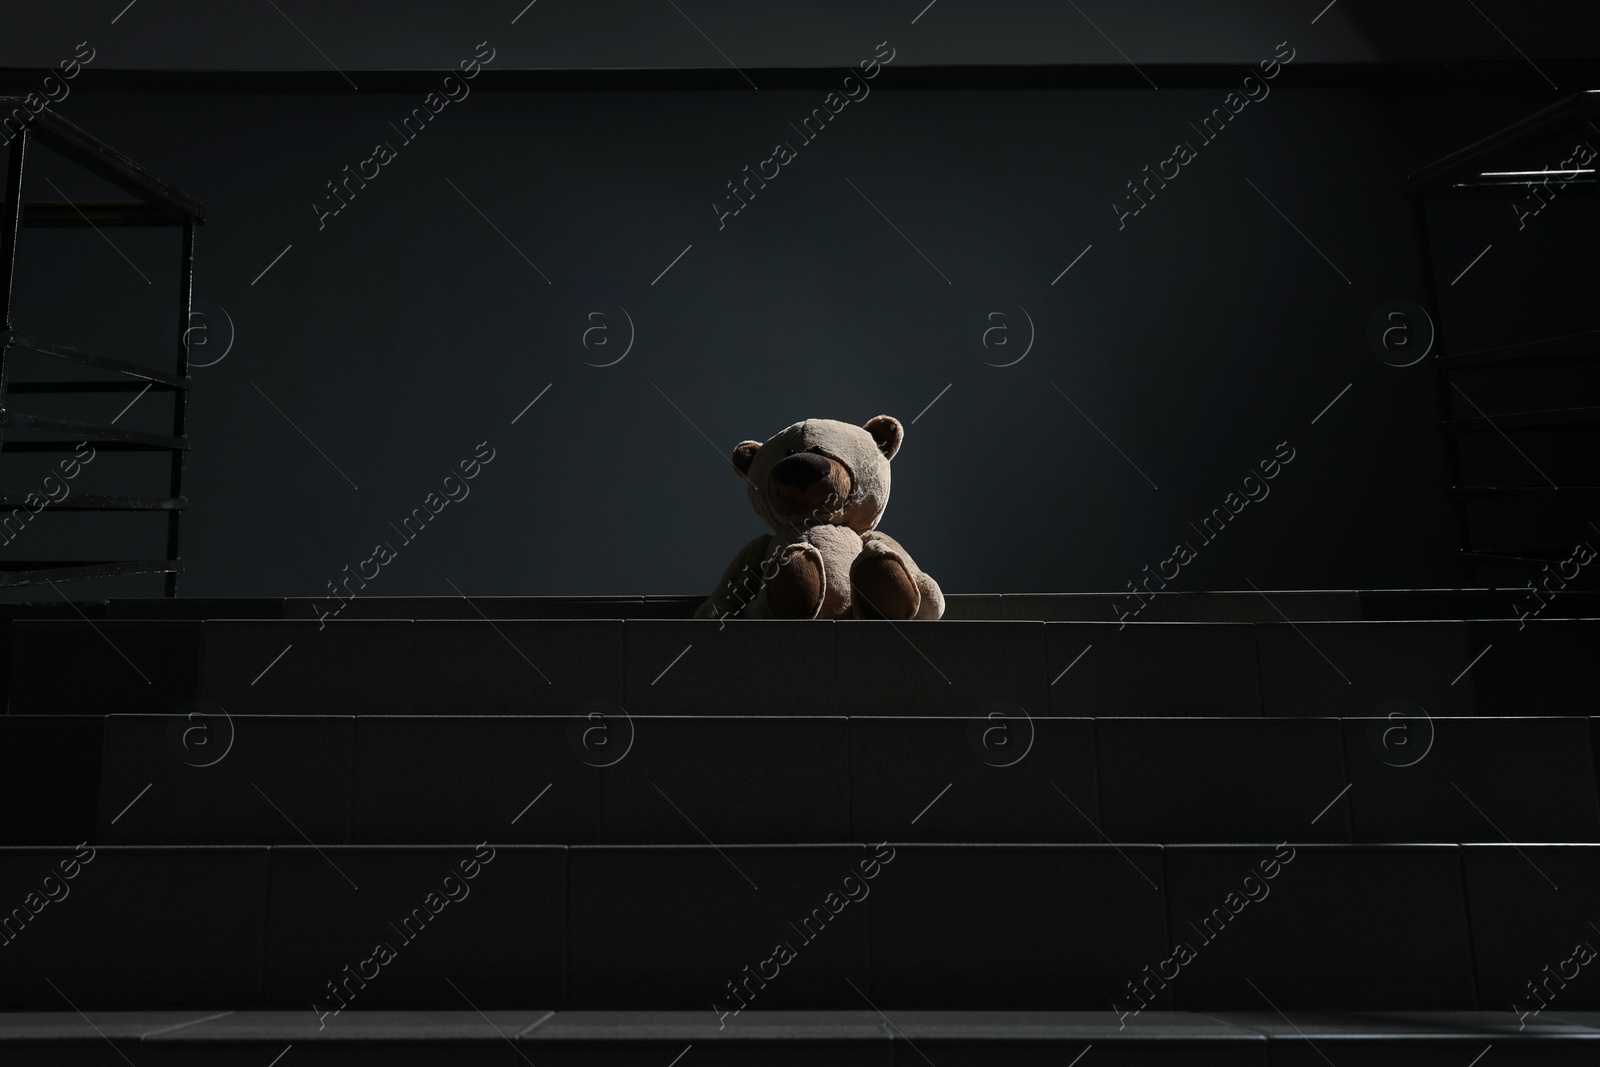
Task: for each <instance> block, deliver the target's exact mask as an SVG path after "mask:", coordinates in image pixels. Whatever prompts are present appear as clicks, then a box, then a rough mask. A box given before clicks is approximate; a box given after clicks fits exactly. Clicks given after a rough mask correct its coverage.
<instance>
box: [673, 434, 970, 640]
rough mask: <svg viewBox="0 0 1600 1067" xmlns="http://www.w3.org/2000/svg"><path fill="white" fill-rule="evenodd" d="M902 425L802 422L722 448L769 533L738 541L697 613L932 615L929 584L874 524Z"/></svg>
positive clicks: (935, 591)
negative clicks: (719, 580)
mask: <svg viewBox="0 0 1600 1067" xmlns="http://www.w3.org/2000/svg"><path fill="white" fill-rule="evenodd" d="M904 439H905V428H904V427H902V426H901V425H900V422H899V420H897V419H894V418H891V417H890V416H888V415H879V416H878V417H877V418H875V419H869V420H868V421H867V422H866V424H865V425H862V426H855V425H852V424H850V423H848V422H836V421H834V420H833V419H806V420H805V421H803V422H797V423H795V424H794V425H792V426H787V427H785V428H784V429H782V430H779V431H778V432H777V433H776V434H774V435H773V436H772V438H771V439H770V440H768V441H767V442H766V443H765V444H763V443H762V442H760V441H741V442H740V443H739V445H738V446H737V447H735V448H734V450H733V453H732V455H731V457H730V458H731V460H732V462H733V470H734V473H735V474H737V475H738V476H739V477H740V478H741V479H743V480H744V482H745V488H746V492H747V493H748V494H749V497H750V506H751V507H753V508H754V509H755V512H756V514H757V515H759V516H760V517H761V519H762V521H763V522H765V523H766V524H767V525H768V526H770V527H771V528H772V531H773V532H772V533H770V534H763V535H761V536H760V537H757V538H756V539H755V540H754V541H751V542H750V543H749V544H747V545H745V546H744V548H743V549H742V550H741V551H740V552H739V554H738V555H737V556H735V557H734V560H733V562H732V563H731V564H729V565H728V570H727V572H726V573H725V574H724V575H723V577H722V583H721V584H720V585H719V586H718V587H717V589H716V592H714V593H712V594H711V596H710V597H709V598H707V600H706V602H705V603H704V604H701V605H700V607H699V609H698V610H696V612H695V618H697V619H724V618H729V617H739V618H745V619H937V618H939V617H941V616H942V615H943V614H944V594H943V593H942V592H940V590H939V583H938V582H936V581H934V580H933V579H932V578H931V577H930V576H928V575H927V574H924V573H923V572H922V569H921V568H920V567H918V566H917V564H916V562H915V561H914V560H913V559H912V558H911V556H910V554H909V553H907V552H906V550H905V549H904V548H902V547H901V545H900V543H899V542H898V541H896V540H895V539H894V538H892V537H890V536H889V535H887V534H885V533H881V532H879V530H878V529H877V525H878V520H879V519H881V518H882V517H883V510H884V507H885V506H886V505H887V504H888V503H889V461H890V460H891V459H893V458H894V456H895V453H897V452H899V451H900V443H901V442H902V441H903V440H904Z"/></svg>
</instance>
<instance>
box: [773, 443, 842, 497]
mask: <svg viewBox="0 0 1600 1067" xmlns="http://www.w3.org/2000/svg"><path fill="white" fill-rule="evenodd" d="M832 471H833V467H832V465H831V464H830V463H829V462H828V457H826V456H819V455H817V454H816V453H815V452H797V453H795V454H794V455H792V456H789V457H787V458H785V459H783V460H781V461H779V463H778V465H777V466H776V467H774V468H772V476H773V477H774V478H776V479H778V481H779V482H782V483H783V484H784V485H792V486H795V487H797V488H804V487H806V486H808V485H810V484H811V483H812V482H815V481H819V480H821V479H823V478H826V477H827V476H828V475H829V474H830V473H832Z"/></svg>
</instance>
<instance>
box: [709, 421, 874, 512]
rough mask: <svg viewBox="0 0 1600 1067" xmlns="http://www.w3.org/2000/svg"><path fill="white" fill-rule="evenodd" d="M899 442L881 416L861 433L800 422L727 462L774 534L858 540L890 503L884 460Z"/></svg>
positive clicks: (840, 425)
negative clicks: (827, 531)
mask: <svg viewBox="0 0 1600 1067" xmlns="http://www.w3.org/2000/svg"><path fill="white" fill-rule="evenodd" d="M904 437H905V429H904V428H903V427H902V426H901V425H900V423H899V421H898V420H897V419H893V418H891V417H889V416H888V415H879V416H878V417H877V418H875V419H869V420H868V421H867V423H866V425H865V426H852V425H851V424H850V423H848V422H835V421H834V420H833V419H806V420H805V421H804V422H797V423H795V424H794V425H793V426H786V427H784V428H783V429H782V430H779V431H778V432H777V433H776V434H774V435H773V436H772V438H771V439H770V440H768V441H767V442H766V443H765V444H763V443H761V442H760V441H742V442H740V444H739V445H738V447H736V448H735V449H734V450H733V455H732V457H731V458H732V460H733V468H734V470H735V471H736V472H737V473H738V474H739V476H740V477H742V478H743V479H744V480H745V481H746V482H747V483H748V486H747V488H748V491H749V493H750V506H751V507H753V508H755V509H756V514H757V515H760V516H761V518H762V520H763V521H764V522H766V524H767V525H768V526H770V527H772V529H773V530H775V531H779V532H782V531H785V530H795V529H804V528H806V527H810V526H821V525H833V526H848V527H850V528H851V529H852V530H854V531H856V532H857V533H865V532H866V531H868V530H870V529H872V528H873V527H874V526H876V525H877V524H878V520H879V519H880V518H882V517H883V509H884V507H885V506H887V505H888V503H889V460H891V459H893V458H894V454H895V453H896V452H898V451H899V450H900V442H901V441H902V440H903V439H904Z"/></svg>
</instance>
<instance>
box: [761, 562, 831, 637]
mask: <svg viewBox="0 0 1600 1067" xmlns="http://www.w3.org/2000/svg"><path fill="white" fill-rule="evenodd" d="M827 588H828V583H827V579H826V577H825V572H824V571H823V567H822V553H821V552H819V551H817V549H816V547H815V546H813V545H808V544H799V545H791V546H789V548H788V549H786V550H785V552H784V555H783V556H782V557H781V558H780V560H779V565H778V572H777V573H776V574H774V575H773V576H772V577H771V578H769V579H768V580H767V586H766V593H767V607H768V609H769V610H770V611H771V613H772V617H773V618H775V619H814V618H816V617H817V612H819V611H821V610H822V598H823V595H824V594H825V593H826V592H827Z"/></svg>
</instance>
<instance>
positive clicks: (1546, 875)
mask: <svg viewBox="0 0 1600 1067" xmlns="http://www.w3.org/2000/svg"><path fill="white" fill-rule="evenodd" d="M1519 595H1520V594H1519V592H1518V591H1515V590H1513V591H1495V590H1466V591H1447V590H1445V591H1427V590H1423V591H1403V592H1338V591H1334V592H1273V593H1267V594H1259V593H1256V592H1249V593H1192V594H1182V593H1179V594H1156V595H1155V596H1154V597H1153V598H1150V599H1149V600H1148V602H1147V603H1146V606H1145V610H1143V611H1142V612H1141V613H1140V620H1141V621H1139V622H1135V623H1129V624H1127V625H1126V626H1120V625H1119V624H1118V623H1117V622H1115V621H1106V620H1115V619H1116V618H1117V615H1116V612H1115V610H1114V607H1115V605H1116V604H1117V603H1120V602H1121V601H1122V600H1125V599H1126V598H1125V597H1123V598H1117V597H1111V596H1101V595H1094V594H1086V595H1059V596H1057V595H1050V596H1010V595H1006V596H998V595H993V596H959V595H957V596H952V597H950V598H949V613H948V616H947V618H946V619H945V620H944V621H941V622H938V623H910V624H905V623H902V624H893V623H883V622H840V623H827V622H808V623H784V622H729V623H726V624H719V623H715V622H697V621H692V620H690V619H689V618H688V617H687V616H688V615H689V613H690V611H691V610H692V608H693V605H694V603H695V601H694V598H684V597H635V598H602V599H550V598H541V599H529V598H492V597H486V598H474V599H471V600H465V599H461V598H453V599H445V598H437V599H434V598H359V597H358V598H355V599H353V600H350V601H348V602H347V603H345V604H344V605H343V607H342V609H341V610H340V611H339V613H338V618H337V619H322V617H321V616H322V615H323V614H324V613H326V612H328V610H329V605H328V604H327V603H325V602H321V601H311V600H299V599H288V600H276V599H275V600H204V599H200V600H194V599H187V600H186V599H179V600H140V601H115V600H114V601H109V602H97V603H77V604H67V603H59V602H58V603H56V604H40V605H20V606H19V605H10V606H6V607H5V608H4V609H3V610H4V611H5V612H6V614H5V616H4V618H3V619H0V623H3V625H4V632H3V640H4V643H5V648H4V649H0V653H3V654H0V665H3V667H4V670H5V671H6V676H5V678H4V684H5V690H6V693H7V709H6V710H7V712H8V713H7V714H6V715H4V716H0V811H3V812H4V816H3V821H0V827H3V831H0V832H3V837H0V846H3V847H0V1009H3V1010H0V1062H3V1063H5V1064H8V1065H10V1064H18V1065H32V1064H106V1065H114V1064H119V1063H131V1064H136V1065H138V1067H145V1065H169V1064H170V1065H179V1064H208V1065H211V1064H249V1065H257V1067H274V1065H276V1067H300V1065H302V1064H324V1063H326V1064H335V1063H336V1064H380V1063H381V1064H386V1065H393V1064H439V1063H445V1064H504V1065H507V1067H511V1065H515V1064H522V1063H532V1064H537V1065H539V1067H545V1065H548V1064H555V1065H563V1064H597V1065H598V1064H605V1065H612V1064H629V1065H633V1064H639V1065H656V1067H673V1065H677V1067H702V1065H710V1064H818V1063H827V1064H857V1063H860V1064H880V1065H888V1064H901V1065H904V1064H922V1063H931V1064H935V1065H937V1067H956V1065H965V1064H983V1065H992V1064H1007V1065H1008V1064H1045V1063H1048V1064H1054V1065H1060V1067H1068V1065H1072V1064H1081V1067H1099V1065H1101V1064H1107V1065H1109V1064H1119V1065H1121V1064H1174V1065H1176V1064H1184V1065H1190V1064H1206V1065H1209V1064H1228V1065H1233V1064H1240V1065H1245V1064H1248V1065H1256V1067H1266V1065H1268V1064H1271V1065H1274V1067H1283V1065H1302V1064H1304V1065H1320V1064H1327V1063H1331V1064H1337V1065H1338V1067H1350V1065H1376V1064H1400V1063H1405V1064H1423V1065H1433V1064H1438V1065H1441V1067H1471V1065H1473V1064H1479V1065H1480V1067H1501V1065H1507V1064H1533V1065H1557V1064H1568V1063H1571V1064H1578V1063H1583V1064H1593V1063H1595V1062H1597V1061H1600V1010H1595V1005H1596V1004H1597V1003H1600V1001H1597V996H1600V961H1596V960H1595V955H1596V951H1595V948H1596V947H1600V896H1597V893H1600V796H1597V788H1596V751H1595V747H1594V743H1593V738H1592V730H1591V718H1592V717H1593V716H1595V715H1600V657H1597V656H1596V655H1595V653H1596V651H1597V649H1600V595H1597V594H1593V593H1584V592H1568V593H1557V594H1552V595H1551V596H1549V597H1548V598H1547V601H1545V602H1544V603H1543V604H1542V606H1541V607H1540V609H1539V610H1538V611H1537V612H1536V613H1534V614H1533V615H1531V616H1530V615H1529V613H1530V611H1531V610H1532V605H1529V604H1525V603H1523V604H1519V601H1518V598H1519ZM624 709H626V710H625V711H624ZM1589 946H1595V947H1589Z"/></svg>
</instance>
